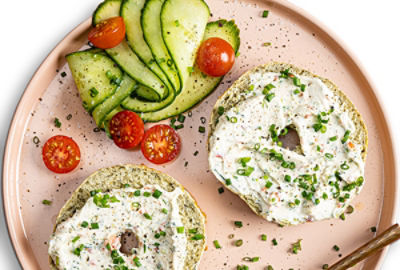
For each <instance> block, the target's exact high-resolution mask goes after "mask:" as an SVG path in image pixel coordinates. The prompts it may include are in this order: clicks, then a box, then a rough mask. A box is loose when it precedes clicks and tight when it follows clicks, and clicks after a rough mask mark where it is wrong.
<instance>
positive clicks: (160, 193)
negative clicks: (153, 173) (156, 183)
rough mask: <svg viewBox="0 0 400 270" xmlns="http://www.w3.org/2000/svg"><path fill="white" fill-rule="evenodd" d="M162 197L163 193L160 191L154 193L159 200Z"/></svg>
mask: <svg viewBox="0 0 400 270" xmlns="http://www.w3.org/2000/svg"><path fill="white" fill-rule="evenodd" d="M161 195H162V192H161V191H159V190H158V189H156V190H154V192H153V197H154V198H156V199H158V198H160V196H161Z"/></svg>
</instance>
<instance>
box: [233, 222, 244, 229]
mask: <svg viewBox="0 0 400 270" xmlns="http://www.w3.org/2000/svg"><path fill="white" fill-rule="evenodd" d="M234 224H235V226H236V227H237V228H242V227H243V222H241V221H235V222H234Z"/></svg>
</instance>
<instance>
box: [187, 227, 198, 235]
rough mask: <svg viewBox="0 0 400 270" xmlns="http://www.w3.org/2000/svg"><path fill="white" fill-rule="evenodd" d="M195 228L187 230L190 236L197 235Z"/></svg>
mask: <svg viewBox="0 0 400 270" xmlns="http://www.w3.org/2000/svg"><path fill="white" fill-rule="evenodd" d="M197 231H198V230H197V228H194V229H189V233H191V234H195V233H197Z"/></svg>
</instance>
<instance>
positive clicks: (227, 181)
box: [225, 178, 232, 186]
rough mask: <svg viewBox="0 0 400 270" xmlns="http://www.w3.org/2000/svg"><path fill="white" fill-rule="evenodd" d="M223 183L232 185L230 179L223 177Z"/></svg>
mask: <svg viewBox="0 0 400 270" xmlns="http://www.w3.org/2000/svg"><path fill="white" fill-rule="evenodd" d="M225 184H226V185H227V186H230V185H232V181H231V179H229V178H228V179H225Z"/></svg>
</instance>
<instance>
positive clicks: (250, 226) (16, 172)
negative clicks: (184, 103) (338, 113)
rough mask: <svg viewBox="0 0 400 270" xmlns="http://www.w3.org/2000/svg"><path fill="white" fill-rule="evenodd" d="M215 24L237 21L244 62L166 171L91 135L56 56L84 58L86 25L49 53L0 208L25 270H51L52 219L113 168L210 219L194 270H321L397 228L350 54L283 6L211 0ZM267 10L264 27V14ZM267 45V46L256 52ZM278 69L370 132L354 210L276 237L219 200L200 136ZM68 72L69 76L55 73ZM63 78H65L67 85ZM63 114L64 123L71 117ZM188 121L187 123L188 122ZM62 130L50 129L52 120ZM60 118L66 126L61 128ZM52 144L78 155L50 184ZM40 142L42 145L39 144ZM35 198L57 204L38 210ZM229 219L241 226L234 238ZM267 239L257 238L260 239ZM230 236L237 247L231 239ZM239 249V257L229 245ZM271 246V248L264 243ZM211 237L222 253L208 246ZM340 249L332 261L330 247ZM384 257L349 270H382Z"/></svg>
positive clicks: (31, 93)
mask: <svg viewBox="0 0 400 270" xmlns="http://www.w3.org/2000/svg"><path fill="white" fill-rule="evenodd" d="M208 3H209V5H210V8H211V10H212V13H213V17H212V19H214V20H216V19H219V18H228V19H234V20H235V21H236V23H237V24H238V25H239V27H240V29H241V41H242V43H241V48H240V53H241V54H240V56H239V58H238V59H237V62H236V64H235V67H234V69H233V71H232V72H231V73H230V74H229V75H228V76H226V78H225V79H224V81H223V83H222V84H221V85H220V86H219V87H218V89H217V90H216V91H215V92H214V93H213V94H212V95H210V96H209V97H208V98H207V99H206V100H205V101H203V102H202V103H201V104H200V105H199V106H197V107H196V108H194V109H193V110H192V111H191V113H190V114H186V116H187V117H186V121H185V128H184V129H182V130H179V134H180V136H181V137H182V140H183V149H182V153H181V155H180V157H179V158H178V159H177V160H176V161H175V162H173V163H171V164H168V165H165V166H155V165H152V164H149V163H148V162H147V161H146V160H145V159H144V158H143V156H142V155H141V153H140V152H139V150H137V149H136V150H133V151H123V150H121V149H119V148H117V147H116V146H115V145H114V144H113V142H112V141H111V140H109V139H107V138H106V135H105V133H103V132H94V131H93V130H94V129H95V124H94V123H93V121H92V118H91V117H90V116H89V115H88V114H87V113H86V112H85V111H84V109H83V108H82V106H81V101H80V99H79V97H78V92H77V90H76V88H75V85H74V82H73V79H72V77H71V75H70V72H69V69H68V67H67V66H66V65H65V58H64V56H65V55H66V54H67V53H70V52H73V51H75V50H78V49H80V48H82V46H84V45H85V43H86V42H87V40H86V37H87V31H88V29H89V25H90V20H87V21H86V22H84V23H83V24H81V25H80V26H78V27H77V28H76V29H75V30H73V31H72V32H71V33H70V34H69V35H68V36H67V37H66V38H65V39H64V40H63V41H62V42H61V43H60V44H59V45H58V46H57V47H56V48H55V49H54V51H53V52H52V53H51V54H50V55H49V57H48V58H47V59H46V60H45V61H44V62H43V64H42V65H41V67H40V68H39V69H38V71H37V72H36V74H35V76H34V77H33V79H32V81H31V82H30V84H29V86H28V87H27V89H26V91H25V94H24V96H23V97H22V99H21V101H20V103H19V106H18V108H17V110H16V113H15V116H14V119H13V122H12V124H11V128H10V132H9V137H8V141H7V146H6V151H5V156H4V175H3V198H4V207H5V213H6V217H7V223H8V228H9V232H10V237H11V239H12V243H13V245H14V248H15V251H16V254H17V256H18V258H19V261H20V263H21V265H22V267H23V268H24V269H48V258H47V247H48V246H47V241H48V239H49V235H50V234H51V232H52V230H53V226H54V222H55V217H56V215H57V213H58V211H59V210H60V208H61V207H62V205H63V204H64V202H65V201H66V200H67V199H68V198H69V197H70V195H71V192H73V191H74V190H75V188H76V187H77V186H78V185H79V184H80V183H81V182H82V181H83V180H84V179H85V178H86V177H87V176H88V175H89V174H91V173H92V172H93V171H95V170H97V169H99V168H102V167H106V166H111V165H115V164H123V163H144V164H147V165H149V166H150V167H154V168H157V169H159V170H161V171H163V172H166V173H169V174H170V175H172V176H174V177H175V178H176V179H178V180H179V181H180V182H181V183H182V184H183V185H184V186H185V187H186V188H187V189H188V190H189V191H190V192H191V193H192V194H193V195H194V197H195V198H196V199H197V200H198V203H199V205H200V207H201V208H202V209H203V211H204V212H205V213H206V214H207V216H208V223H207V235H208V250H207V251H206V252H205V254H204V257H203V259H202V261H201V264H200V269H202V270H205V269H233V268H234V267H235V266H236V265H237V264H239V263H244V262H243V261H241V260H242V258H243V257H246V256H260V257H261V259H260V261H259V262H257V263H247V264H248V265H250V266H251V269H265V266H266V265H269V264H271V265H272V266H273V267H274V268H275V269H288V268H293V269H321V265H322V264H324V263H329V264H331V263H333V262H335V261H336V260H338V259H339V256H340V254H347V253H349V252H350V251H351V250H353V249H354V248H356V247H358V246H359V245H361V244H362V243H364V242H366V241H367V240H369V239H371V238H372V237H373V236H374V234H373V233H372V232H371V230H370V228H371V227H373V226H377V228H378V232H380V231H382V230H384V229H386V228H387V227H389V226H390V225H391V224H392V222H393V213H394V208H395V190H396V188H395V187H396V181H395V180H396V175H395V165H394V164H395V163H394V155H393V146H392V140H391V137H390V133H389V129H388V124H387V122H386V120H385V116H384V113H383V112H382V108H381V106H380V105H379V102H378V100H377V97H376V94H375V92H374V90H373V87H372V86H371V83H370V82H369V81H368V79H367V77H366V76H365V74H364V72H363V70H362V69H361V68H360V67H359V65H358V64H357V63H356V61H355V60H354V59H353V58H352V57H351V56H350V55H349V53H348V52H347V50H346V49H344V48H343V46H342V45H341V44H340V43H339V42H338V41H337V39H336V38H335V37H333V35H332V34H331V33H329V31H327V30H326V29H324V28H323V27H321V26H320V23H318V22H316V21H315V20H314V19H312V18H310V16H309V15H307V14H305V12H303V11H301V10H299V8H297V7H294V6H292V5H290V4H289V3H287V2H285V1H262V0H258V1H257V0H248V1H244V0H243V1H222V0H219V1H217V0H214V1H211V0H208ZM266 9H267V10H270V13H269V16H268V18H262V16H261V14H262V11H263V10H266ZM266 42H271V45H270V46H269V47H265V46H263V43H266ZM272 60H273V61H283V62H289V63H293V64H295V65H297V66H300V67H304V68H306V69H308V70H311V71H312V72H314V73H316V74H319V75H321V76H323V77H327V78H329V79H331V80H332V81H334V82H336V84H338V86H339V87H340V88H341V89H342V90H343V91H344V92H345V93H346V94H347V95H348V96H349V97H350V98H351V100H352V101H353V102H354V103H355V105H356V106H357V108H358V109H359V110H360V112H361V114H362V115H363V117H364V119H365V122H366V124H367V127H368V131H369V139H370V144H369V149H368V159H367V164H366V185H365V188H364V189H363V191H362V193H361V195H360V196H358V197H357V198H356V200H355V201H354V202H353V205H354V207H355V212H354V213H353V214H351V215H349V216H347V219H346V221H341V220H329V221H322V222H316V223H313V224H305V225H301V226H296V227H286V228H280V227H278V226H276V225H274V224H272V223H269V222H267V221H265V220H263V219H261V218H259V217H258V216H256V215H255V214H253V213H252V212H251V211H250V209H249V208H248V207H247V206H246V205H245V204H244V203H243V202H242V201H241V200H240V199H239V198H238V197H236V196H234V195H233V194H231V193H230V192H228V191H225V192H224V193H223V194H218V188H219V187H220V185H219V184H218V183H217V181H216V179H215V178H214V176H213V175H212V173H210V171H209V170H208V165H207V151H206V140H207V134H202V133H199V132H198V128H199V126H207V121H208V118H209V115H210V112H211V108H212V106H213V104H214V102H215V101H216V98H217V97H218V96H219V95H221V93H222V92H223V91H224V90H225V89H226V88H227V87H228V86H229V85H231V83H232V82H233V81H234V80H235V79H236V78H238V76H240V74H242V73H243V72H245V71H246V70H248V69H250V68H252V67H254V66H256V65H259V64H263V63H266V62H268V61H272ZM63 72H65V74H64V73H63ZM64 75H66V76H64ZM68 115H70V117H68ZM189 115H190V116H189ZM55 117H57V118H59V119H60V121H61V122H62V127H61V128H55V127H54V118H55ZM67 118H68V119H69V118H70V120H67ZM55 134H64V135H67V136H72V137H73V138H74V139H75V141H77V143H78V144H79V145H80V147H81V152H82V162H81V164H80V166H79V169H77V170H75V171H74V172H72V173H69V174H66V175H56V174H54V173H51V172H50V171H49V170H47V169H46V168H45V166H44V165H43V162H42V159H41V148H42V145H43V143H44V142H45V141H46V140H47V139H48V138H49V137H51V136H53V135H55ZM35 136H37V137H38V138H39V139H40V143H39V144H38V145H35V143H33V138H34V137H35ZM43 199H48V200H51V201H53V204H52V205H51V206H46V205H43V204H42V203H41V202H42V200H43ZM234 220H241V221H243V223H244V226H243V228H241V229H236V228H234V226H233V221H234ZM264 233H265V234H267V235H268V241H266V242H263V241H261V240H260V235H261V234H264ZM229 234H234V235H235V236H234V238H233V239H229V238H228V235H229ZM239 238H240V239H243V240H244V243H243V246H242V247H235V246H233V241H234V240H235V239H239ZM273 238H276V240H277V241H278V245H277V246H273V245H272V244H271V240H272V239H273ZM215 239H218V240H219V242H220V244H221V245H222V247H223V248H222V249H220V250H216V249H215V248H214V247H213V244H212V241H213V240H215ZM298 239H303V241H302V247H303V250H302V251H301V252H300V254H299V255H293V254H290V253H289V252H288V249H289V248H290V246H291V243H294V242H296V241H297V240H298ZM335 244H336V245H338V246H339V247H340V251H339V252H335V251H334V250H333V249H332V246H333V245H335ZM382 258H383V255H382V253H380V254H378V255H376V256H374V257H372V258H370V259H368V260H367V261H366V262H365V263H363V264H360V265H359V266H357V267H355V269H378V267H379V264H380V262H381V260H382Z"/></svg>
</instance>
